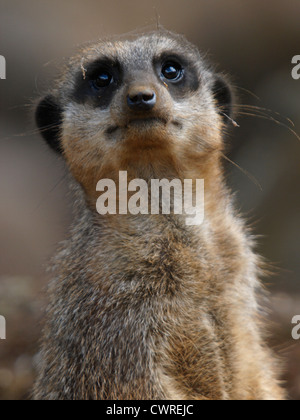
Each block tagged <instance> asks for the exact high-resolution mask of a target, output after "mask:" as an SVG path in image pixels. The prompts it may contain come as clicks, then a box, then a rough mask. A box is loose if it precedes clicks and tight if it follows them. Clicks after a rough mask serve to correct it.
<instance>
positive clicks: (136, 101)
mask: <svg viewBox="0 0 300 420" xmlns="http://www.w3.org/2000/svg"><path fill="white" fill-rule="evenodd" d="M127 104H128V106H129V108H130V109H131V110H133V111H150V110H151V109H153V108H154V106H155V105H156V93H155V92H154V91H153V90H151V89H135V88H133V89H131V91H130V92H129V93H128V96H127Z"/></svg>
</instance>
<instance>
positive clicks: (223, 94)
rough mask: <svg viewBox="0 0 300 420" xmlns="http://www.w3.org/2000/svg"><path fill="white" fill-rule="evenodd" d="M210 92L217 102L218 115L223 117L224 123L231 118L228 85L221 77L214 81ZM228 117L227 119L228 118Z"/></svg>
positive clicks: (230, 97)
mask: <svg viewBox="0 0 300 420" xmlns="http://www.w3.org/2000/svg"><path fill="white" fill-rule="evenodd" d="M212 91H213V94H214V98H215V100H216V102H217V106H218V109H219V114H220V115H221V116H222V117H223V120H224V123H225V124H226V125H227V123H228V122H229V121H230V118H231V117H232V91H231V88H230V86H229V84H228V83H227V82H226V80H224V79H223V77H221V76H217V78H216V79H215V80H214V83H213V87H212ZM228 117H229V118H228Z"/></svg>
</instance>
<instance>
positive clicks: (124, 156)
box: [36, 31, 231, 194]
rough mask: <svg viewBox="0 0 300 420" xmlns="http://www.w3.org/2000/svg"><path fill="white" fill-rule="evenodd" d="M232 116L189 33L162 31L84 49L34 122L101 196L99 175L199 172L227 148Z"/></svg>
mask: <svg viewBox="0 0 300 420" xmlns="http://www.w3.org/2000/svg"><path fill="white" fill-rule="evenodd" d="M230 114H231V91H230V89H229V87H228V85H227V83H226V82H225V81H224V80H223V78H222V77H220V76H219V75H217V74H216V73H215V72H214V71H212V70H211V69H210V68H209V66H207V65H206V63H205V62H204V60H203V58H202V56H201V55H200V53H199V52H198V50H197V49H196V48H195V47H194V46H192V45H191V44H190V43H189V42H188V41H186V40H185V39H184V38H183V37H181V36H178V35H174V34H170V33H169V32H166V31H158V32H154V33H150V34H146V35H142V36H139V37H135V38H134V39H130V40H128V39H127V40H115V41H101V42H99V43H96V44H94V45H92V46H89V47H86V48H84V49H82V50H81V51H80V52H79V53H78V54H77V55H76V56H75V57H74V58H72V59H71V60H70V63H69V65H68V68H67V70H66V71H65V73H64V75H63V76H62V78H61V79H60V81H59V82H58V85H57V87H56V89H55V90H54V91H53V92H51V93H50V94H49V95H47V96H46V97H45V98H44V99H43V100H42V101H41V102H40V103H39V105H38V107H37V111H36V121H37V125H38V127H39V129H40V131H41V133H42V135H43V137H44V138H45V140H46V141H47V143H48V144H49V145H50V146H51V147H52V149H54V150H55V151H56V152H58V153H60V154H62V155H63V157H64V159H65V160H66V162H67V164H68V166H69V168H70V170H71V172H72V174H73V175H74V177H75V178H76V179H77V181H79V183H81V185H82V186H83V187H84V189H85V191H86V192H88V194H95V185H96V183H97V182H98V181H99V179H103V178H110V179H112V178H114V177H116V174H117V173H118V172H119V171H120V170H126V171H128V173H129V174H131V175H132V177H134V178H136V177H139V178H147V177H148V178H149V177H151V176H152V177H160V178H163V177H168V178H170V177H172V176H177V177H178V176H181V175H185V176H193V174H194V173H195V174H196V173H197V171H198V170H199V168H200V167H201V165H203V162H204V161H205V160H206V159H208V158H209V156H210V155H212V154H213V153H214V152H216V151H218V150H220V149H222V144H223V132H224V128H225V126H226V124H227V121H228V120H229V119H228V116H230ZM187 172H189V175H188V174H187ZM198 175H199V174H198ZM200 175H201V174H200ZM129 176H130V175H129Z"/></svg>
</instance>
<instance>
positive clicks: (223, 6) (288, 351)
mask: <svg viewBox="0 0 300 420" xmlns="http://www.w3.org/2000/svg"><path fill="white" fill-rule="evenodd" d="M299 16H300V2H299V0H273V1H272V2H262V1H260V0H251V1H247V2H241V1H240V0H227V1H223V2H220V1H218V0H210V1H207V0H110V1H104V0H97V1H96V0H84V1H83V0H72V1H70V0H64V1H61V0H60V1H59V0H51V1H50V0H44V1H37V0H26V1H22V0H9V1H8V0H7V1H6V0H0V55H3V56H4V57H5V58H6V61H7V80H0V197H1V200H0V315H3V316H5V318H6V321H7V340H6V341H0V399H1V400H4V399H27V398H30V389H31V386H32V381H33V377H34V369H33V366H34V363H35V360H36V357H37V356H36V353H37V349H38V340H39V337H40V330H41V325H42V317H43V312H42V311H43V307H44V303H45V298H44V289H45V285H46V283H47V275H46V274H45V269H46V267H47V264H48V261H49V258H50V257H51V255H52V254H53V252H54V251H55V248H56V247H57V243H58V242H59V241H60V240H61V239H63V238H64V236H65V235H66V231H67V228H68V226H69V223H70V219H71V207H72V200H71V197H69V195H68V188H67V185H66V182H65V181H64V179H63V177H64V167H63V164H62V163H61V162H60V161H59V159H58V158H57V157H56V156H55V155H54V154H52V152H51V151H50V150H48V148H47V147H46V145H45V144H44V143H43V141H42V140H41V138H40V137H39V135H38V134H37V133H36V131H35V127H34V123H33V112H32V103H33V102H34V100H36V98H38V97H39V95H41V93H42V92H44V91H45V90H47V87H48V84H49V83H50V82H51V80H52V79H53V77H54V76H55V75H56V72H57V68H59V65H60V63H61V62H62V61H63V58H64V57H68V56H69V55H71V54H72V53H73V52H74V49H75V48H76V46H77V45H80V44H82V43H84V42H86V41H90V40H96V39H97V38H99V37H101V36H107V35H113V34H122V33H124V32H129V31H133V30H135V29H137V28H142V27H144V26H149V25H150V26H152V27H155V26H156V24H157V21H158V20H159V22H160V24H162V25H163V26H165V27H166V28H167V29H170V30H172V31H175V32H179V33H182V34H185V35H186V36H187V38H188V39H189V40H190V41H192V42H193V43H195V44H196V45H197V46H198V47H199V49H200V50H201V51H203V52H205V53H207V54H208V57H209V59H210V60H211V61H212V62H213V63H215V64H216V65H217V68H218V69H219V70H220V71H224V72H225V73H226V74H228V75H230V77H231V80H232V82H233V83H234V85H235V86H236V87H237V94H238V100H239V103H240V104H242V105H251V106H255V107H260V108H261V109H260V110H258V109H255V108H248V109H247V110H246V108H243V107H241V108H240V109H241V112H240V114H238V115H236V121H237V122H238V124H239V126H240V127H239V128H235V129H233V130H232V132H231V134H230V136H229V137H228V139H227V143H228V150H229V151H228V156H229V158H230V159H231V160H232V161H234V162H235V163H236V164H238V165H239V166H240V167H241V168H243V170H245V171H247V172H249V173H250V174H251V175H250V176H247V175H245V174H244V173H243V172H242V171H241V170H239V169H238V168H237V167H235V166H234V165H232V164H226V171H227V174H228V183H229V184H230V185H231V187H232V189H233V190H234V191H236V192H237V194H236V204H237V207H238V208H239V209H240V210H241V211H242V212H243V213H244V214H245V216H246V217H247V219H248V220H249V223H250V224H251V225H252V227H253V230H254V232H255V234H257V235H258V236H259V237H258V251H259V252H260V253H261V254H262V255H264V256H265V257H266V258H267V259H268V261H270V262H271V263H272V264H273V266H274V275H272V276H271V277H270V278H269V279H268V280H267V281H265V283H266V286H267V287H268V289H269V290H270V292H271V303H270V309H271V311H270V320H271V321H272V324H271V325H272V328H271V330H272V331H271V333H272V337H271V338H270V343H271V345H272V347H273V348H274V350H275V351H276V353H277V354H278V355H279V356H280V357H281V358H282V359H283V361H284V372H283V379H284V380H285V382H286V387H287V389H288V392H289V396H290V398H291V399H294V400H299V399H300V341H294V340H293V339H292V338H291V330H292V325H291V319H292V317H293V316H294V315H300V281H299V280H300V258H299V257H300V256H299V237H300V194H299V184H300V165H299V161H300V141H299V140H298V139H297V137H296V136H295V135H294V134H293V133H292V131H295V132H297V133H298V134H299V133H300V113H299V101H300V80H298V81H295V80H293V79H292V77H291V70H292V64H291V60H292V57H293V56H295V55H297V54H300V50H299V48H300V46H299V45H300V44H299V39H300V25H299ZM262 108H263V110H262ZM267 110H270V111H267ZM244 114H253V115H244ZM252 177H255V179H256V180H257V181H254V180H253V179H252ZM258 184H260V185H261V188H260V187H258Z"/></svg>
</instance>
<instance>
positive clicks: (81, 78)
mask: <svg viewBox="0 0 300 420" xmlns="http://www.w3.org/2000/svg"><path fill="white" fill-rule="evenodd" d="M121 80H122V70H121V66H120V65H119V63H118V62H116V61H112V60H111V59H101V60H96V61H94V62H92V63H90V64H88V65H85V66H84V68H81V69H80V70H78V74H77V76H76V82H75V89H74V91H73V92H72V99H74V100H75V101H76V102H78V103H90V104H91V105H92V106H94V107H99V108H107V107H108V106H109V104H110V102H111V100H112V98H113V95H114V93H115V91H116V90H117V88H118V86H119V85H120V83H121Z"/></svg>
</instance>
